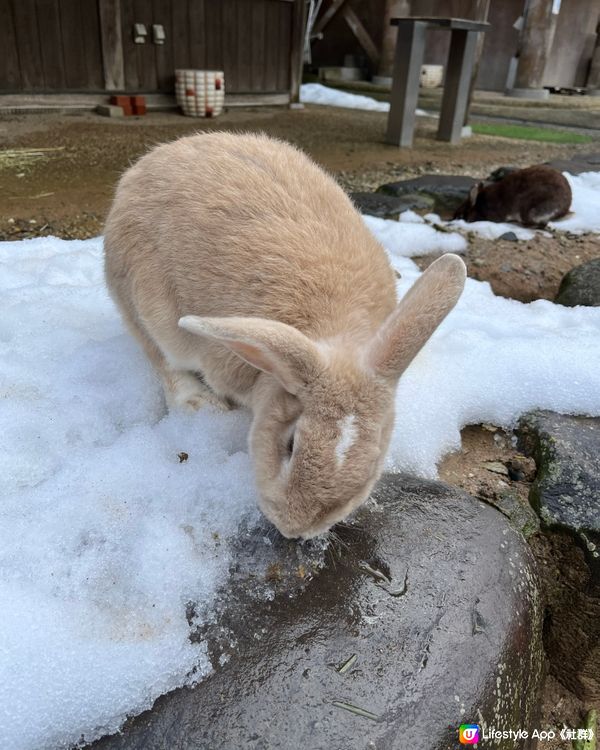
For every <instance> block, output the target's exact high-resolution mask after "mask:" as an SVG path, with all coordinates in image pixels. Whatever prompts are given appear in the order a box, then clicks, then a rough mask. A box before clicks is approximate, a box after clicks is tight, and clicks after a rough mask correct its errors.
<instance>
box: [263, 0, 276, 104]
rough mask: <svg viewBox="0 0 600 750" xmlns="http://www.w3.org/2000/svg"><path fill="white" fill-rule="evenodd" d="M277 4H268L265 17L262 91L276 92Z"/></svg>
mask: <svg viewBox="0 0 600 750" xmlns="http://www.w3.org/2000/svg"><path fill="white" fill-rule="evenodd" d="M279 6H280V3H279V2H268V3H267V7H266V16H265V52H264V55H265V57H264V67H265V79H264V91H265V92H275V91H277V61H278V56H277V37H278V33H279Z"/></svg>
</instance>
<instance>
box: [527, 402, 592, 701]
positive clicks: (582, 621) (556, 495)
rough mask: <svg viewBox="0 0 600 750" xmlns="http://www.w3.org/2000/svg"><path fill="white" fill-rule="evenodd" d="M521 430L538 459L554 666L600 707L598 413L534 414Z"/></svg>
mask: <svg viewBox="0 0 600 750" xmlns="http://www.w3.org/2000/svg"><path fill="white" fill-rule="evenodd" d="M518 435H519V442H520V447H521V448H522V449H523V450H525V451H526V452H528V453H530V454H532V455H533V457H534V458H535V462H536V464H537V477H536V480H535V482H534V483H533V485H532V487H531V493H530V500H531V503H532V505H533V506H534V508H535V509H536V511H537V513H538V515H539V516H540V519H541V523H542V527H543V528H544V530H545V534H543V535H540V536H539V537H538V538H537V539H534V540H533V544H534V548H535V551H536V557H537V558H538V561H539V563H540V565H539V570H540V573H541V584H542V589H543V592H544V597H543V598H544V602H545V609H546V615H545V621H544V646H545V649H546V652H547V654H548V658H549V660H550V665H551V670H552V672H553V674H554V675H555V677H556V678H557V679H558V680H559V681H560V682H561V683H562V684H563V685H566V686H567V687H568V688H569V689H570V690H571V691H573V692H574V693H575V694H576V695H577V696H579V698H580V699H581V700H582V701H584V702H585V704H586V705H600V554H599V553H600V419H592V418H587V417H570V416H564V415H561V414H554V413H552V412H543V411H540V412H532V413H531V414H527V415H525V416H524V417H523V418H522V419H521V421H520V423H519V428H518Z"/></svg>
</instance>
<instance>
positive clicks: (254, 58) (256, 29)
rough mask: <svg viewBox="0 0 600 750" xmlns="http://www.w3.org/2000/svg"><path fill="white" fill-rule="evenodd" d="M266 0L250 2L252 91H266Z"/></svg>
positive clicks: (250, 88)
mask: <svg viewBox="0 0 600 750" xmlns="http://www.w3.org/2000/svg"><path fill="white" fill-rule="evenodd" d="M266 5H267V2H266V0H255V1H254V2H252V3H250V11H251V18H252V20H251V24H250V27H249V36H250V57H251V63H250V87H249V90H250V91H264V87H265V51H266V50H265V41H266V40H265V6H266Z"/></svg>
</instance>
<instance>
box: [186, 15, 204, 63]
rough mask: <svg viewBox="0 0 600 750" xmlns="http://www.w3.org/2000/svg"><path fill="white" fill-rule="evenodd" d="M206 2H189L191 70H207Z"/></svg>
mask: <svg viewBox="0 0 600 750" xmlns="http://www.w3.org/2000/svg"><path fill="white" fill-rule="evenodd" d="M205 5H206V3H205V0H188V19H189V41H188V44H189V47H190V63H189V65H190V68H200V69H202V68H206V21H205V14H206V12H207V11H206V8H205V7H204V6H205Z"/></svg>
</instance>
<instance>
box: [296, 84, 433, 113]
mask: <svg viewBox="0 0 600 750" xmlns="http://www.w3.org/2000/svg"><path fill="white" fill-rule="evenodd" d="M300 101H301V102H303V103H304V104H320V105H324V106H328V107H342V108H344V109H366V110H370V111H373V112H389V111H390V103H389V102H380V101H378V100H377V99H373V97H372V96H362V95H361V94H350V93H348V92H347V91H340V90H339V89H333V88H330V87H329V86H323V84H322V83H303V84H302V86H300ZM416 113H417V114H418V115H423V116H424V117H436V115H430V114H429V113H428V112H425V110H423V109H417V110H416Z"/></svg>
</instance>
